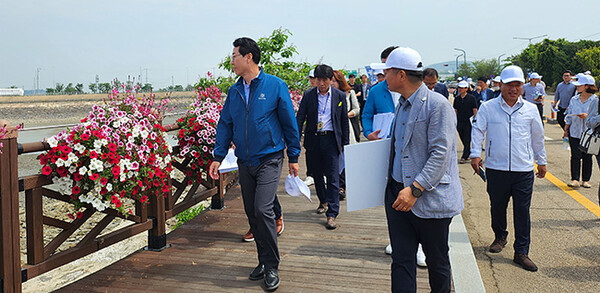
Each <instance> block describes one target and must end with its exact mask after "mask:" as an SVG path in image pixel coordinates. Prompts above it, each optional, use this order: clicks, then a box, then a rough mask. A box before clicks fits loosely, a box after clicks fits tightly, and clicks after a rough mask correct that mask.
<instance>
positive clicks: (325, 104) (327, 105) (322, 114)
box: [317, 87, 333, 131]
mask: <svg viewBox="0 0 600 293" xmlns="http://www.w3.org/2000/svg"><path fill="white" fill-rule="evenodd" d="M317 98H318V100H319V108H318V109H317V111H318V112H317V117H318V121H317V122H322V123H323V128H321V129H320V130H319V129H318V127H317V131H333V123H332V122H331V87H329V91H328V92H327V94H325V95H322V94H321V91H319V89H317Z"/></svg>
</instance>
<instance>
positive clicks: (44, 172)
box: [42, 165, 52, 176]
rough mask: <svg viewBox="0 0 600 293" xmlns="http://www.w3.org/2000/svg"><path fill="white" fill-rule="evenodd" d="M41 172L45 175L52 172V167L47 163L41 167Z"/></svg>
mask: <svg viewBox="0 0 600 293" xmlns="http://www.w3.org/2000/svg"><path fill="white" fill-rule="evenodd" d="M42 174H44V175H46V176H47V175H50V174H52V167H50V166H48V165H46V166H44V168H42Z"/></svg>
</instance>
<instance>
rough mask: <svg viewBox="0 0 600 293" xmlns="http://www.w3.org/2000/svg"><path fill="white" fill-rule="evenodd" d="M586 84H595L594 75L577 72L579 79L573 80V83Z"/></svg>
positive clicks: (577, 84)
mask: <svg viewBox="0 0 600 293" xmlns="http://www.w3.org/2000/svg"><path fill="white" fill-rule="evenodd" d="M585 84H589V85H595V84H596V81H595V80H594V77H593V76H591V75H587V74H581V73H580V74H577V80H575V81H573V85H576V86H579V85H585Z"/></svg>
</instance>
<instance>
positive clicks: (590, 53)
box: [575, 47, 600, 76]
mask: <svg viewBox="0 0 600 293" xmlns="http://www.w3.org/2000/svg"><path fill="white" fill-rule="evenodd" d="M575 59H576V60H577V62H579V64H581V65H582V66H583V67H584V68H586V69H587V70H589V71H591V72H592V75H593V76H598V75H600V47H592V48H588V49H583V50H581V51H579V52H577V53H576V54H575Z"/></svg>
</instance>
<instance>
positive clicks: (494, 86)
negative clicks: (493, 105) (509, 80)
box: [492, 75, 500, 99]
mask: <svg viewBox="0 0 600 293" xmlns="http://www.w3.org/2000/svg"><path fill="white" fill-rule="evenodd" d="M492 90H494V95H493V96H492V99H493V98H497V97H498V96H499V95H500V75H498V76H496V77H494V79H492Z"/></svg>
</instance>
